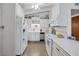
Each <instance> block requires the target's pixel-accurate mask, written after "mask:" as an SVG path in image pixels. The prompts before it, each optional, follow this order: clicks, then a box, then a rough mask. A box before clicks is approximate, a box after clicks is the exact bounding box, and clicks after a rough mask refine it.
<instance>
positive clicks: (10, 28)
mask: <svg viewBox="0 0 79 59" xmlns="http://www.w3.org/2000/svg"><path fill="white" fill-rule="evenodd" d="M2 16H3V17H2V18H3V25H4V26H5V28H4V30H3V35H4V36H3V55H5V56H12V55H15V28H16V27H15V4H14V3H3V14H2Z"/></svg>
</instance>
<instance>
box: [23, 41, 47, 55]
mask: <svg viewBox="0 0 79 59" xmlns="http://www.w3.org/2000/svg"><path fill="white" fill-rule="evenodd" d="M23 56H47V51H46V47H45V43H44V42H40V41H39V42H29V43H28V46H27V48H26V50H25V52H24V54H23Z"/></svg>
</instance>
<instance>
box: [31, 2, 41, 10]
mask: <svg viewBox="0 0 79 59" xmlns="http://www.w3.org/2000/svg"><path fill="white" fill-rule="evenodd" d="M32 8H34V9H35V10H37V9H40V8H39V6H38V4H37V3H35V4H33V5H32Z"/></svg>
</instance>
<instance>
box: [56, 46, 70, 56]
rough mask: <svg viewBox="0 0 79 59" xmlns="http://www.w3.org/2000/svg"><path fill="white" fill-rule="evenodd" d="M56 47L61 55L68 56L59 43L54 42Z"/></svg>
mask: <svg viewBox="0 0 79 59" xmlns="http://www.w3.org/2000/svg"><path fill="white" fill-rule="evenodd" d="M56 49H57V50H58V51H59V52H60V53H61V54H62V55H63V56H70V55H69V54H68V53H67V52H66V51H65V50H64V49H62V48H61V47H60V46H59V45H57V44H56Z"/></svg>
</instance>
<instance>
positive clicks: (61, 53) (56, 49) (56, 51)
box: [52, 42, 70, 56]
mask: <svg viewBox="0 0 79 59" xmlns="http://www.w3.org/2000/svg"><path fill="white" fill-rule="evenodd" d="M52 50H53V51H52V55H53V56H70V55H69V54H68V53H67V52H66V51H65V50H64V49H62V48H61V47H60V46H59V45H57V44H56V43H55V42H53V48H52Z"/></svg>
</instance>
